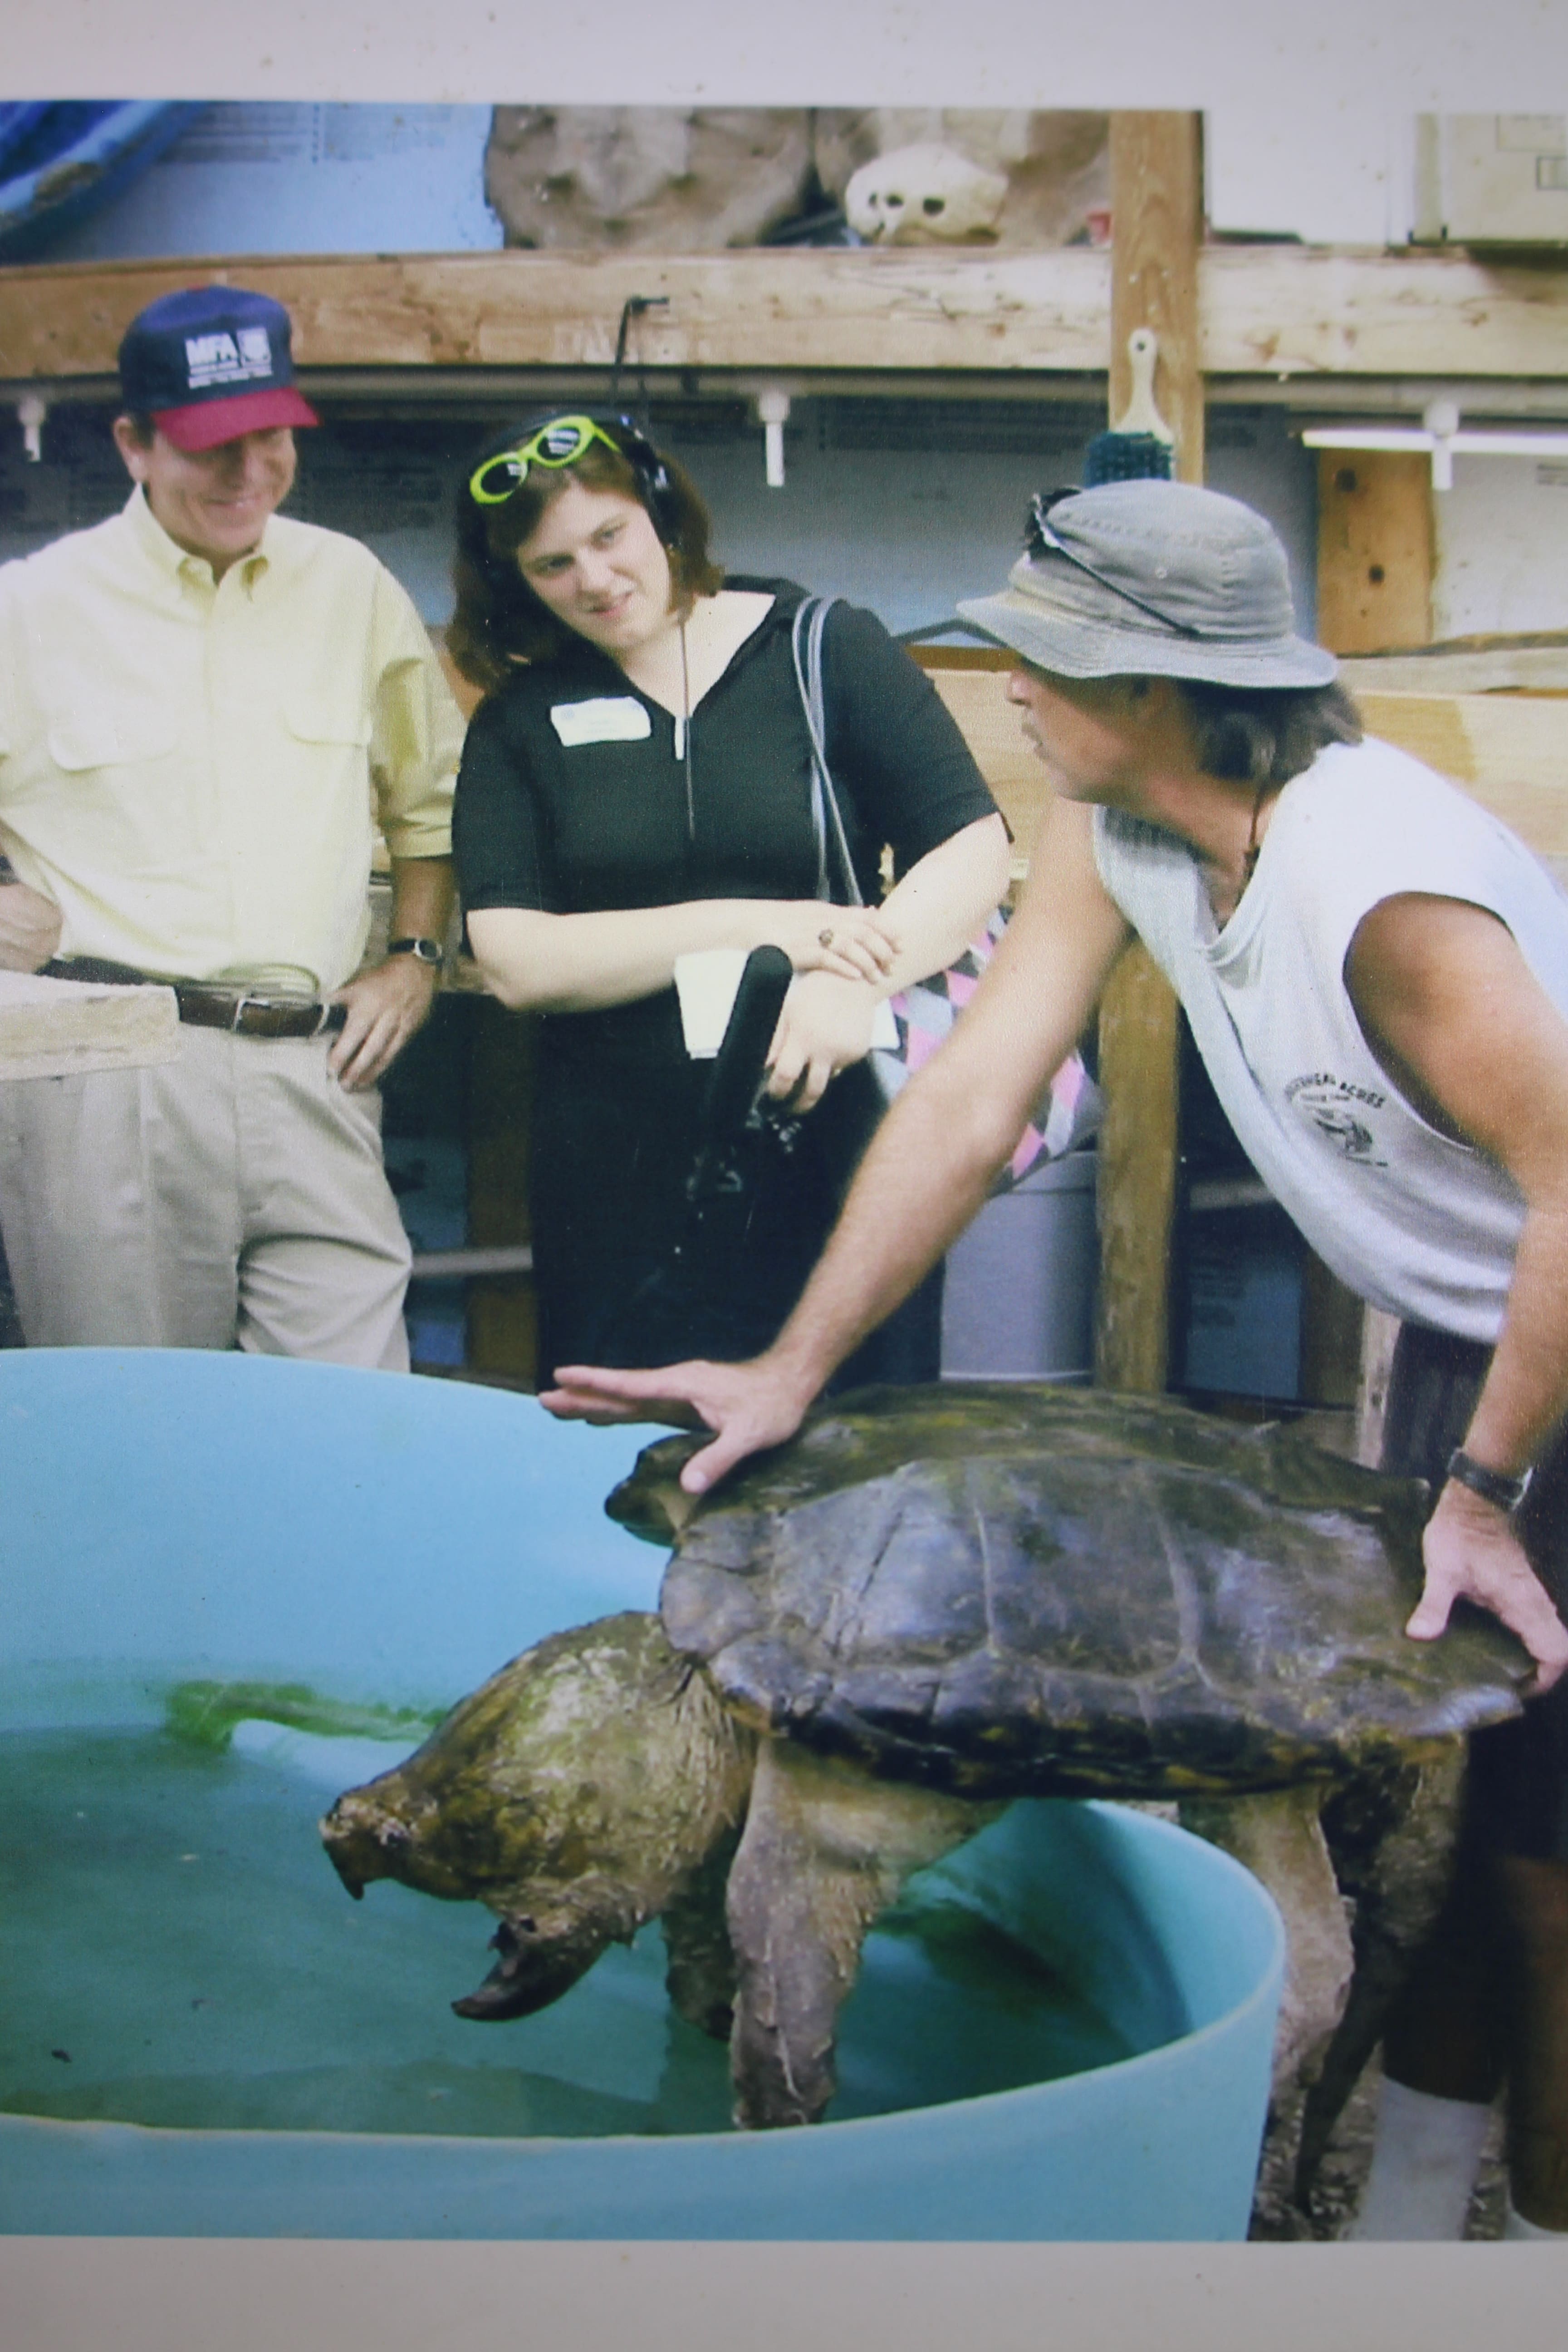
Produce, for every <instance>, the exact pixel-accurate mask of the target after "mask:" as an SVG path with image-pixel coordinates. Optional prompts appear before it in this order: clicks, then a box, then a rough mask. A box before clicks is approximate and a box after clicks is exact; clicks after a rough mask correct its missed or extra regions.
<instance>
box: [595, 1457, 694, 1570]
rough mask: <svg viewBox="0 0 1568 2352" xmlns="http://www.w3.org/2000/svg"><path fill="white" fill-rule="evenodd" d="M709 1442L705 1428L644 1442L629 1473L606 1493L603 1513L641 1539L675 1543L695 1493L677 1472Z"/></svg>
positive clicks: (688, 1515) (684, 1523)
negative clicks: (647, 1443)
mask: <svg viewBox="0 0 1568 2352" xmlns="http://www.w3.org/2000/svg"><path fill="white" fill-rule="evenodd" d="M710 1443H711V1440H710V1436H709V1434H708V1433H707V1432H706V1431H704V1432H702V1433H700V1434H698V1435H695V1436H681V1437H661V1438H660V1439H659V1440H658V1443H657V1444H653V1445H645V1446H644V1447H643V1450H642V1452H641V1453H640V1454H638V1455H637V1461H636V1463H635V1464H634V1465H633V1467H632V1470H631V1472H630V1475H628V1476H626V1477H625V1478H623V1479H622V1480H621V1483H620V1485H619V1486H615V1487H612V1489H611V1490H610V1493H609V1494H608V1495H607V1496H606V1497H605V1517H608V1518H612V1519H615V1520H616V1521H618V1522H619V1524H620V1525H621V1526H622V1527H623V1528H626V1529H627V1530H628V1531H629V1533H631V1534H632V1535H634V1536H640V1537H641V1538H642V1539H643V1541H644V1543H651V1544H663V1545H667V1546H668V1545H670V1544H678V1543H679V1541H680V1538H681V1534H682V1532H683V1530H684V1528H685V1526H686V1522H687V1521H688V1519H689V1517H691V1514H692V1512H693V1511H694V1510H695V1509H696V1508H697V1496H695V1495H689V1494H688V1493H687V1491H686V1489H685V1487H684V1486H682V1485H681V1483H680V1474H681V1472H682V1471H683V1470H684V1469H685V1467H686V1465H687V1464H688V1463H689V1461H690V1459H691V1457H692V1455H693V1454H696V1453H697V1452H698V1451H699V1450H700V1448H701V1447H702V1446H704V1445H707V1444H710Z"/></svg>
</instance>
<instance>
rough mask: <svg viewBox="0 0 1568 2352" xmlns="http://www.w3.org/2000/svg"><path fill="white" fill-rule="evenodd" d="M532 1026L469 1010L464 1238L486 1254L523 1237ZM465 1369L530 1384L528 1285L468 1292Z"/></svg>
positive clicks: (486, 1006)
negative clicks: (472, 1016)
mask: <svg viewBox="0 0 1568 2352" xmlns="http://www.w3.org/2000/svg"><path fill="white" fill-rule="evenodd" d="M532 1062H533V1024H532V1022H531V1021H530V1020H526V1019H523V1018H521V1016H520V1015H519V1014H517V1013H508V1012H506V1011H505V1010H504V1009H503V1008H502V1007H501V1006H500V1005H499V1004H497V1003H492V1002H491V1001H490V1000H489V999H488V998H487V999H486V1001H485V1002H484V1003H481V1004H480V1005H479V1006H478V1007H477V1009H476V1018H475V1021H474V1027H473V1045H472V1048H471V1059H470V1062H469V1066H468V1102H469V1111H468V1239H469V1241H470V1242H471V1243H472V1244H474V1246H475V1247H476V1248H491V1247H496V1246H500V1245H503V1244H515V1243H519V1242H526V1241H528V1240H530V1239H531V1234H530V1230H529V1217H528V1154H529V1146H530V1118H529V1106H530V1101H531V1095H532V1091H533V1079H532ZM468 1369H469V1370H471V1371H474V1372H478V1373H479V1374H481V1375H483V1374H486V1373H488V1374H489V1375H491V1376H492V1377H499V1378H500V1380H501V1381H503V1382H504V1381H510V1382H513V1383H515V1384H517V1385H518V1386H521V1387H528V1388H531V1387H533V1385H534V1384H535V1380H536V1375H537V1370H538V1364H537V1350H536V1348H535V1322H534V1305H533V1283H532V1281H531V1278H530V1277H529V1276H524V1275H509V1276H499V1277H495V1278H491V1279H476V1280H474V1281H471V1282H470V1283H469V1285H468Z"/></svg>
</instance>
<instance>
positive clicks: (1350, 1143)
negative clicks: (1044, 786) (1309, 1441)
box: [1094, 741, 1568, 1342]
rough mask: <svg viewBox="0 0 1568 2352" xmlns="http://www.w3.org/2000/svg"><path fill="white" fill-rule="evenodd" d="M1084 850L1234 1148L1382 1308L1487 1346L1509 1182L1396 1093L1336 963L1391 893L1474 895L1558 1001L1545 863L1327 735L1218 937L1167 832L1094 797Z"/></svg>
mask: <svg viewBox="0 0 1568 2352" xmlns="http://www.w3.org/2000/svg"><path fill="white" fill-rule="evenodd" d="M1094 845H1095V859H1096V863H1097V865H1098V866H1099V869H1100V878H1101V880H1102V881H1103V883H1104V885H1105V887H1106V889H1107V890H1108V891H1109V892H1110V896H1111V898H1113V899H1114V900H1115V902H1116V904H1117V905H1118V906H1119V907H1120V908H1121V911H1122V913H1123V914H1124V915H1125V916H1126V918H1127V919H1128V921H1129V922H1130V923H1131V925H1132V926H1133V928H1134V929H1136V930H1137V931H1138V933H1139V934H1140V936H1141V937H1142V940H1144V941H1145V943H1146V944H1147V946H1148V948H1149V950H1150V952H1151V954H1152V956H1153V958H1154V961H1155V962H1156V963H1157V964H1158V965H1159V966H1160V968H1161V970H1162V971H1163V972H1164V974H1165V976H1166V978H1167V979H1168V980H1169V981H1170V982H1171V984H1172V986H1173V988H1174V989H1175V991H1176V993H1177V995H1178V996H1179V997H1180V999H1181V1001H1182V1005H1183V1008H1184V1011H1185V1013H1186V1015H1187V1018H1188V1020H1189V1022H1190V1023H1191V1024H1192V1029H1193V1034H1194V1039H1195V1040H1196V1043H1197V1046H1198V1050H1199V1052H1200V1053H1201V1054H1202V1055H1203V1058H1204V1061H1205V1065H1206V1066H1207V1069H1208V1073H1209V1076H1210V1077H1211V1078H1212V1079H1213V1081H1214V1086H1215V1092H1216V1094H1217V1095H1218V1097H1219V1099H1220V1101H1221V1103H1222V1104H1223V1106H1224V1108H1225V1111H1226V1117H1227V1118H1229V1120H1230V1123H1231V1125H1232V1127H1233V1128H1234V1129H1235V1130H1236V1132H1237V1137H1238V1138H1239V1139H1240V1141H1241V1144H1242V1148H1243V1150H1245V1151H1246V1153H1247V1157H1248V1159H1249V1160H1251V1161H1252V1164H1253V1166H1254V1167H1255V1168H1256V1169H1257V1171H1258V1174H1259V1176H1261V1177H1262V1179H1263V1181H1264V1182H1265V1183H1266V1184H1267V1185H1268V1190H1269V1191H1270V1192H1272V1193H1273V1195H1274V1197H1275V1199H1276V1200H1277V1201H1279V1202H1280V1203H1281V1205H1282V1206H1283V1207H1284V1208H1285V1209H1287V1210H1288V1211H1289V1214H1290V1215H1291V1217H1293V1218H1294V1220H1295V1222H1296V1223H1297V1224H1298V1225H1299V1226H1300V1229H1301V1231H1302V1233H1303V1234H1305V1235H1306V1237H1307V1239H1308V1241H1309V1242H1310V1244H1311V1245H1312V1247H1313V1249H1315V1250H1316V1251H1317V1253H1318V1255H1319V1256H1320V1257H1321V1258H1322V1259H1323V1260H1324V1261H1325V1263H1326V1264H1327V1265H1330V1266H1331V1267H1332V1269H1333V1271H1334V1273H1335V1274H1337V1275H1338V1276H1339V1277H1340V1279H1341V1281H1342V1282H1344V1283H1347V1284H1348V1285H1349V1286H1350V1287H1351V1288H1352V1290H1354V1291H1356V1292H1358V1293H1359V1294H1360V1296H1361V1297H1363V1298H1365V1299H1368V1300H1370V1301H1371V1303H1372V1304H1373V1306H1374V1307H1384V1308H1385V1309H1387V1310H1388V1311H1390V1312H1391V1313H1393V1314H1395V1315H1399V1316H1402V1317H1405V1318H1407V1319H1408V1320H1410V1321H1413V1322H1417V1323H1424V1324H1426V1325H1429V1326H1431V1327H1432V1328H1436V1329H1437V1330H1442V1331H1451V1332H1455V1333H1458V1335H1459V1336H1460V1337H1462V1338H1465V1339H1479V1340H1484V1341H1488V1342H1490V1341H1493V1340H1495V1339H1496V1338H1497V1335H1498V1330H1499V1328H1500V1324H1501V1321H1502V1313H1503V1307H1504V1304H1505V1301H1506V1299H1507V1297H1508V1289H1509V1285H1510V1280H1511V1278H1512V1274H1513V1257H1514V1249H1515V1246H1516V1244H1517V1242H1518V1239H1519V1231H1520V1226H1521V1223H1522V1222H1523V1216H1524V1204H1523V1201H1522V1198H1521V1194H1520V1192H1519V1188H1518V1186H1517V1185H1516V1184H1515V1183H1514V1182H1513V1181H1512V1179H1511V1178H1510V1176H1509V1175H1508V1174H1507V1172H1506V1171H1504V1170H1503V1169H1502V1168H1500V1166H1499V1165H1498V1163H1497V1161H1496V1160H1492V1159H1490V1158H1489V1156H1488V1155H1487V1154H1486V1153H1484V1152H1480V1151H1477V1150H1473V1149H1471V1148H1470V1147H1469V1146H1468V1145H1466V1144H1462V1143H1456V1142H1452V1141H1450V1140H1449V1139H1448V1138H1447V1137H1446V1136H1443V1135H1439V1134H1438V1133H1437V1132H1436V1129H1434V1128H1432V1127H1431V1126H1429V1125H1428V1124H1427V1122H1426V1120H1425V1119H1424V1118H1422V1117H1421V1116H1420V1114H1419V1112H1418V1111H1416V1110H1415V1109H1414V1108H1412V1106H1411V1105H1410V1104H1409V1103H1408V1102H1407V1101H1406V1100H1405V1097H1404V1096H1403V1095H1402V1094H1401V1093H1400V1092H1399V1090H1398V1088H1397V1087H1394V1085H1393V1083H1392V1082H1391V1080H1390V1079H1389V1078H1388V1076H1386V1074H1385V1073H1384V1070H1383V1068H1382V1066H1381V1065H1380V1064H1379V1063H1378V1062H1377V1060H1376V1059H1375V1057H1374V1056H1373V1054H1372V1052H1371V1050H1370V1048H1369V1047H1368V1045H1367V1043H1366V1040H1365V1038H1364V1037H1363V1034H1362V1031H1361V1027H1360V1024H1359V1023H1358V1022H1357V1020H1356V1016H1355V1012H1354V1009H1353V1007H1352V1003H1351V1001H1350V996H1349V993H1348V992H1347V990H1346V988H1345V983H1344V963H1345V958H1346V956H1347V954H1348V953H1349V950H1350V946H1351V941H1352V939H1353V938H1354V935H1355V931H1356V927H1357V925H1358V924H1359V923H1360V921H1361V920H1362V918H1363V916H1364V915H1365V914H1367V913H1368V912H1369V911H1370V909H1371V908H1373V907H1375V906H1377V905H1378V904H1379V902H1380V901H1381V900H1383V899H1384V898H1394V897H1396V896H1398V895H1400V894H1402V893H1405V892H1408V891H1419V892H1422V893H1426V894H1430V895H1432V896H1435V897H1438V898H1458V899H1464V900H1467V901H1468V902H1469V903H1470V904H1472V905H1475V906H1478V907H1484V908H1487V909H1488V910H1489V912H1490V913H1492V914H1494V915H1496V916H1498V917H1499V918H1500V920H1501V921H1502V922H1504V923H1506V924H1507V926H1508V928H1509V929H1510V931H1511V932H1512V934H1513V937H1514V939H1515V940H1516V941H1517V943H1518V945H1519V948H1520V950H1521V953H1522V955H1523V957H1524V960H1525V962H1526V963H1527V964H1528V965H1529V967H1530V969H1531V971H1532V972H1533V973H1534V975H1535V977H1536V979H1537V980H1538V981H1539V982H1541V985H1542V988H1543V989H1544V990H1545V991H1546V992H1547V994H1548V995H1549V996H1550V997H1551V998H1552V1002H1553V1003H1555V1004H1556V1006H1557V1007H1558V1009H1559V1011H1560V1012H1562V1013H1564V1015H1568V899H1565V898H1564V897H1563V893H1562V892H1561V891H1560V890H1559V888H1558V887H1557V885H1556V884H1555V883H1554V882H1553V881H1552V877H1550V875H1548V874H1547V872H1546V871H1545V869H1544V867H1543V866H1540V865H1539V864H1538V863H1537V862H1536V860H1535V859H1534V858H1533V857H1532V856H1531V853H1530V852H1529V850H1527V849H1526V848H1525V846H1524V845H1523V843H1522V842H1521V841H1520V840H1518V839H1517V837H1516V836H1515V835H1513V834H1511V833H1510V832H1509V831H1508V829H1507V827H1506V826H1505V825H1502V824H1499V823H1498V821H1497V819H1496V818H1495V817H1492V816H1490V815H1489V814H1488V813H1487V812H1486V811H1485V810H1484V809H1482V808H1480V807H1479V805H1478V804H1477V803H1476V802H1474V801H1472V800H1471V799H1470V798H1469V797H1468V794H1467V793H1463V792H1461V791H1460V790H1459V789H1458V787H1457V786H1456V785H1454V784H1450V783H1449V782H1447V781H1446V780H1445V779H1444V778H1443V777H1441V776H1439V775H1436V774H1435V773H1434V772H1433V771H1432V770H1431V769H1430V768H1426V767H1423V766H1422V764H1421V762H1420V761H1417V760H1413V759H1411V758H1409V757H1408V756H1407V755H1406V754H1405V752H1403V751H1395V750H1394V747H1393V746H1392V745H1391V744H1387V743H1382V742H1377V741H1369V742H1363V743H1361V744H1355V745H1348V744H1336V745H1333V746H1332V747H1331V748H1330V749H1329V750H1327V751H1322V752H1320V754H1319V756H1318V758H1317V759H1316V760H1315V761H1314V762H1313V763H1312V765H1311V767H1310V768H1309V769H1308V770H1307V771H1306V772H1305V773H1303V774H1302V775H1300V776H1297V777H1295V778H1293V779H1292V781H1291V782H1289V784H1287V785H1286V787H1285V789H1284V791H1283V792H1282V793H1281V794H1280V796H1279V802H1278V803H1277V805H1276V807H1275V811H1274V814H1273V818H1272V820H1271V822H1270V824H1269V826H1268V832H1267V833H1266V835H1264V839H1263V846H1262V850H1261V853H1260V855H1259V856H1258V867H1257V871H1256V872H1255V874H1254V876H1253V877H1252V880H1251V882H1250V883H1249V884H1248V885H1247V889H1246V890H1245V891H1244V892H1243V894H1242V897H1241V899H1240V901H1239V903H1238V904H1237V908H1236V909H1235V912H1234V913H1233V914H1232V916H1231V918H1230V919H1229V921H1228V922H1227V923H1226V925H1225V926H1224V928H1223V929H1216V927H1215V919H1214V915H1213V911H1212V909H1211V908H1210V906H1209V901H1208V896H1207V893H1206V891H1205V887H1204V884H1203V879H1202V875H1201V872H1200V869H1199V866H1198V864H1197V861H1196V859H1195V858H1194V856H1193V854H1192V852H1191V851H1190V850H1189V849H1188V848H1187V847H1186V845H1185V844H1184V843H1183V842H1181V841H1179V840H1177V839H1176V837H1175V836H1174V835H1172V834H1168V833H1165V832H1163V831H1161V830H1160V829H1159V828H1158V827H1156V826H1153V825H1150V824H1142V823H1140V822H1139V821H1138V820H1137V819H1135V818H1131V817H1128V816H1124V815H1122V814H1119V813H1117V812H1115V811H1112V810H1109V809H1098V810H1097V811H1096V812H1095V827H1094Z"/></svg>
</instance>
